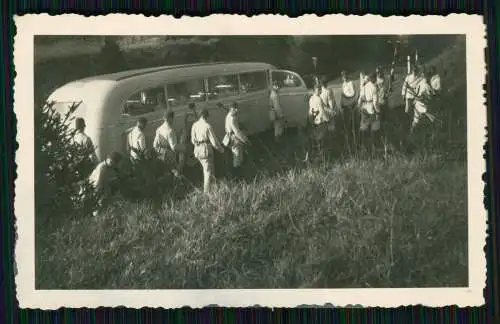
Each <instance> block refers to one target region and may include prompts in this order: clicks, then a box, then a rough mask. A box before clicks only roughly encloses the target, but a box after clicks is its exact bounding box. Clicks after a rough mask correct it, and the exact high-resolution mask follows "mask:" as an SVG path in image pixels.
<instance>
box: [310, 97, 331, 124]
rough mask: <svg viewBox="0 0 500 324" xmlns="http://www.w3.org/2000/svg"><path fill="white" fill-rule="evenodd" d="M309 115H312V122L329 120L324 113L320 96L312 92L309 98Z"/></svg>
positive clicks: (317, 122)
mask: <svg viewBox="0 0 500 324" xmlns="http://www.w3.org/2000/svg"><path fill="white" fill-rule="evenodd" d="M309 115H310V116H313V117H314V124H315V125H319V124H321V123H325V122H329V121H330V118H329V117H328V114H327V113H326V110H325V106H324V105H323V101H322V100H321V98H320V96H318V95H316V94H313V95H312V96H311V98H309Z"/></svg>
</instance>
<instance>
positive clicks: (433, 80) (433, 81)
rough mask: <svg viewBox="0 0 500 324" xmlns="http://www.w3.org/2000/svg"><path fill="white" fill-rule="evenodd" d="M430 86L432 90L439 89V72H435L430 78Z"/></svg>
mask: <svg viewBox="0 0 500 324" xmlns="http://www.w3.org/2000/svg"><path fill="white" fill-rule="evenodd" d="M430 85H431V88H432V90H434V91H441V77H440V76H439V74H435V75H433V76H432V78H431V84H430Z"/></svg>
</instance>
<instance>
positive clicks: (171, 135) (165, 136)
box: [153, 122, 177, 156]
mask: <svg viewBox="0 0 500 324" xmlns="http://www.w3.org/2000/svg"><path fill="white" fill-rule="evenodd" d="M153 148H154V149H155V151H156V152H157V153H158V154H159V155H160V156H164V155H165V154H166V153H167V152H170V153H173V152H175V150H176V148H177V137H176V135H175V131H174V130H173V129H172V127H171V126H170V125H169V124H168V123H167V122H164V123H163V124H161V126H160V127H158V128H157V129H156V135H155V139H154V141H153Z"/></svg>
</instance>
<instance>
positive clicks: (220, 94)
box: [48, 62, 307, 160]
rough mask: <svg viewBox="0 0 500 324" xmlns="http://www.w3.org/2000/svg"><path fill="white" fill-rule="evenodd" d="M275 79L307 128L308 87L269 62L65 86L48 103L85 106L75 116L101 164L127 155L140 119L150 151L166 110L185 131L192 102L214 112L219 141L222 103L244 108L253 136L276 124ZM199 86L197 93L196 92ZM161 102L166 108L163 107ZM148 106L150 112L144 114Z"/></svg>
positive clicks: (286, 107) (166, 69) (172, 69)
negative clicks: (131, 133)
mask: <svg viewBox="0 0 500 324" xmlns="http://www.w3.org/2000/svg"><path fill="white" fill-rule="evenodd" d="M220 80H223V81H220ZM248 80H250V82H248ZM252 80H253V81H252ZM276 81H277V82H278V84H280V82H281V84H280V90H279V94H280V102H281V106H282V109H283V111H284V115H285V119H286V124H287V126H288V127H294V126H304V125H305V123H306V120H307V87H306V85H305V83H304V81H303V79H302V78H301V77H300V76H299V75H298V74H297V73H295V72H291V71H285V70H277V69H276V68H275V67H274V66H272V65H270V64H266V63H250V62H247V63H212V64H210V63H206V64H191V65H177V66H163V67H157V68H148V69H140V70H130V71H124V72H118V73H113V74H107V75H99V76H94V77H89V78H85V79H81V80H77V81H73V82H69V83H67V84H65V85H63V86H62V87H60V88H58V89H56V90H55V91H54V92H53V93H52V94H51V95H50V96H49V98H48V102H54V103H55V107H56V110H57V111H58V112H60V113H65V112H67V110H68V107H69V105H71V103H73V102H77V103H78V102H79V103H80V106H79V107H78V108H77V109H76V111H75V112H74V114H73V116H75V117H83V118H84V119H85V121H86V124H87V128H86V133H87V134H88V135H89V136H90V137H91V139H92V141H93V143H94V145H95V146H96V153H97V156H98V157H99V159H101V160H102V159H103V157H104V156H105V155H106V154H108V153H110V152H111V151H119V152H123V153H125V150H126V138H127V134H128V132H129V131H130V130H131V129H132V128H133V127H134V125H135V123H136V121H137V119H138V118H140V117H145V118H146V119H147V120H148V124H147V127H146V131H145V134H146V138H147V146H148V148H151V146H152V142H153V138H154V134H155V131H156V128H157V127H158V126H159V125H160V124H161V123H162V117H163V114H164V112H165V111H166V109H169V110H171V111H173V112H174V114H175V120H174V128H175V129H176V130H177V131H180V130H181V129H182V127H183V124H184V117H185V114H186V112H187V111H188V104H189V102H194V103H195V105H196V110H197V111H200V109H202V108H206V109H207V110H208V111H209V114H210V117H209V120H210V122H211V124H212V126H213V127H214V130H215V132H216V134H217V136H219V138H222V136H223V135H224V120H225V115H226V110H225V109H224V108H221V107H220V105H219V104H223V105H224V106H225V107H227V106H228V105H229V104H231V103H232V102H237V103H238V104H239V107H240V120H241V123H242V125H243V127H244V130H245V131H246V132H247V133H248V134H250V135H252V134H256V133H259V132H262V131H265V130H267V129H269V128H270V127H271V126H272V125H271V122H270V120H269V113H268V109H269V93H270V92H269V91H270V89H271V84H273V82H276ZM252 82H253V83H252ZM196 87H198V88H199V91H198V92H196V91H195V90H192V89H194V88H196ZM183 89H184V90H185V93H183ZM221 89H222V90H221ZM224 89H226V90H227V89H229V90H228V91H226V90H224ZM224 91H226V92H224ZM158 95H162V96H163V99H162V98H161V97H160V98H159V97H158ZM154 96H156V98H154ZM188 97H189V98H188ZM152 98H153V99H152ZM164 98H167V100H164ZM155 100H156V101H155ZM158 100H161V101H163V102H164V105H163V106H161V107H159V106H158V102H157V101H158ZM165 101H166V102H165ZM126 107H127V108H126ZM138 107H139V108H138ZM143 108H144V109H146V108H147V109H146V110H144V111H142V109H143ZM127 109H128V110H127ZM150 109H152V110H150ZM188 132H190V130H188Z"/></svg>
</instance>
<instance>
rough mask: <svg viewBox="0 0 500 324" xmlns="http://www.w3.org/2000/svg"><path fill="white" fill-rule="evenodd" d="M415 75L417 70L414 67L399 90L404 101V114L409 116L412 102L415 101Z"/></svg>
mask: <svg viewBox="0 0 500 324" xmlns="http://www.w3.org/2000/svg"><path fill="white" fill-rule="evenodd" d="M417 75H418V68H417V66H415V65H414V66H412V67H411V68H410V74H408V75H407V76H406V78H405V80H404V82H403V87H402V89H401V95H402V96H403V99H404V101H405V113H407V114H410V115H411V113H412V111H411V110H412V109H413V100H414V99H415V87H416V85H417V83H418V82H417Z"/></svg>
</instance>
